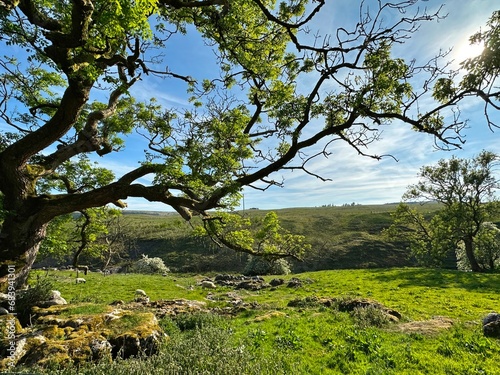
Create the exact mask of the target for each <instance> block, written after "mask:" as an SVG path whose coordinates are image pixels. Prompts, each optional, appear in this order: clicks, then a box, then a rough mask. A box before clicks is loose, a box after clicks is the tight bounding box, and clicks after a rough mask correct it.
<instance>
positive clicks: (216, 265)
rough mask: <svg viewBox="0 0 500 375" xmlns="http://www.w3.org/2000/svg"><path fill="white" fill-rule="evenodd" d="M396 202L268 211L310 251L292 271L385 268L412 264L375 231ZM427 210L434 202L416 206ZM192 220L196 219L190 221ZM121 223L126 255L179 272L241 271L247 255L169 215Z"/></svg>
mask: <svg viewBox="0 0 500 375" xmlns="http://www.w3.org/2000/svg"><path fill="white" fill-rule="evenodd" d="M397 205H398V203H392V204H383V205H354V206H341V207H336V206H329V207H314V208H287V209H279V210H274V211H275V212H276V213H277V214H278V216H279V218H280V220H281V223H282V225H283V227H285V228H287V229H288V230H290V231H292V232H294V233H296V234H302V235H304V236H306V239H307V241H308V242H309V243H310V244H311V245H312V250H311V251H310V252H309V253H308V254H307V255H306V256H305V258H304V261H303V262H296V261H294V262H293V271H294V272H305V271H316V270H324V269H346V268H382V267H383V268H385V267H403V266H413V265H415V263H414V260H413V259H412V258H411V257H410V255H409V253H408V251H407V249H406V248H405V247H406V246H405V244H404V243H397V242H389V241H387V240H386V239H384V238H383V237H382V236H381V231H382V230H383V229H384V228H387V227H388V226H389V225H390V224H391V222H392V219H391V216H390V215H391V213H392V212H394V210H395V209H396V207H397ZM418 207H420V208H419V209H420V210H422V211H423V212H424V213H428V214H432V213H433V212H435V211H436V210H437V208H438V205H437V204H435V203H429V204H425V205H420V206H418ZM267 212H269V210H259V209H249V210H245V211H240V212H239V214H241V215H243V216H247V217H250V218H252V217H263V216H264V215H265V214H266V213H267ZM194 220H196V218H195V219H194ZM125 221H126V222H127V223H129V224H130V225H129V227H130V228H132V229H131V231H130V233H129V234H128V235H129V236H133V237H134V239H135V249H134V250H133V251H132V252H131V254H130V255H131V256H132V257H138V256H140V254H147V255H149V256H159V257H161V258H163V259H164V261H165V263H166V264H167V265H168V266H169V267H170V268H172V270H175V271H180V272H210V271H213V272H241V271H242V270H243V268H244V266H245V264H246V262H247V255H245V254H240V253H236V252H234V251H232V250H229V249H224V248H222V249H221V248H219V247H218V246H216V245H215V244H214V243H213V242H211V241H210V240H209V239H200V238H195V237H193V236H192V228H191V226H190V225H189V224H188V223H186V222H184V221H183V220H182V219H181V218H180V217H179V216H178V215H176V214H175V213H165V212H147V211H136V212H131V211H127V212H126V215H125Z"/></svg>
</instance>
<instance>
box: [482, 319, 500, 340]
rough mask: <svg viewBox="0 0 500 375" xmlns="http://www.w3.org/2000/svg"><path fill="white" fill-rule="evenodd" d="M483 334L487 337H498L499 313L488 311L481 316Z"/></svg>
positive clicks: (499, 328) (499, 336)
mask: <svg viewBox="0 0 500 375" xmlns="http://www.w3.org/2000/svg"><path fill="white" fill-rule="evenodd" d="M483 334H484V335H485V336H487V337H494V338H497V339H498V338H500V314H498V313H489V314H488V315H486V316H485V317H484V318H483Z"/></svg>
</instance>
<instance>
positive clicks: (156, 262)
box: [131, 254, 170, 274]
mask: <svg viewBox="0 0 500 375" xmlns="http://www.w3.org/2000/svg"><path fill="white" fill-rule="evenodd" d="M131 272H134V273H144V274H154V273H167V272H170V270H169V269H168V267H167V266H166V265H165V263H164V262H163V259H161V258H158V257H156V258H149V257H148V256H147V255H144V254H143V255H142V258H141V259H139V260H138V261H137V262H135V264H134V265H133V266H132V269H131Z"/></svg>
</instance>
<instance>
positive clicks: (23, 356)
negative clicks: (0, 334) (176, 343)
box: [0, 305, 163, 371]
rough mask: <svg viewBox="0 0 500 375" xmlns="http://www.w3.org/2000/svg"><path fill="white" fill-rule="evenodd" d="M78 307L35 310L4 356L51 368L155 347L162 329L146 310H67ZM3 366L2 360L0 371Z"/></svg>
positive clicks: (19, 362)
mask: <svg viewBox="0 0 500 375" xmlns="http://www.w3.org/2000/svg"><path fill="white" fill-rule="evenodd" d="M79 309H80V310H85V306H84V305H82V306H70V305H66V306H51V307H49V308H46V309H41V308H38V309H36V311H35V312H36V314H37V316H38V317H37V318H36V321H35V324H34V325H33V326H31V327H28V328H25V329H22V328H21V327H20V326H19V327H18V328H19V329H18V330H16V334H15V340H14V341H15V347H16V351H15V354H16V355H15V356H11V357H10V360H13V361H14V362H15V364H16V365H24V366H28V367H31V366H40V367H53V366H65V365H70V364H71V365H75V364H76V365H78V364H80V363H84V362H88V361H97V360H99V361H103V360H104V361H111V360H112V359H113V358H115V357H118V356H119V357H121V358H128V357H131V356H137V355H139V354H141V355H142V354H145V355H151V354H154V353H156V352H157V351H158V348H159V344H160V341H161V338H162V337H163V332H162V330H161V328H160V326H159V325H158V320H157V319H156V316H155V315H154V314H153V313H152V312H144V311H134V310H122V309H116V308H112V307H109V309H108V311H105V312H102V313H97V314H71V311H78V310H79ZM5 345H6V343H3V344H2V347H4V346H5ZM5 350H7V348H4V351H5ZM2 357H4V358H6V356H2ZM11 362H12V361H11ZM9 364H10V362H7V361H6V360H2V361H1V362H0V371H1V370H6V369H7V367H8V366H9Z"/></svg>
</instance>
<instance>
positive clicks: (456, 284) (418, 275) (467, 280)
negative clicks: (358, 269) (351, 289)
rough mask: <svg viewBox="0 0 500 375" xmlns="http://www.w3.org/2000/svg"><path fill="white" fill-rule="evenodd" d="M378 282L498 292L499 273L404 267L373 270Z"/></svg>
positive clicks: (499, 283) (401, 285)
mask: <svg viewBox="0 0 500 375" xmlns="http://www.w3.org/2000/svg"><path fill="white" fill-rule="evenodd" d="M373 279H374V280H375V281H378V282H389V281H390V282H395V281H399V287H408V286H422V287H429V288H449V287H453V288H462V289H466V290H468V291H475V292H482V293H499V294H500V273H472V272H464V271H457V270H444V269H423V268H405V269H399V270H381V269H380V270H373Z"/></svg>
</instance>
